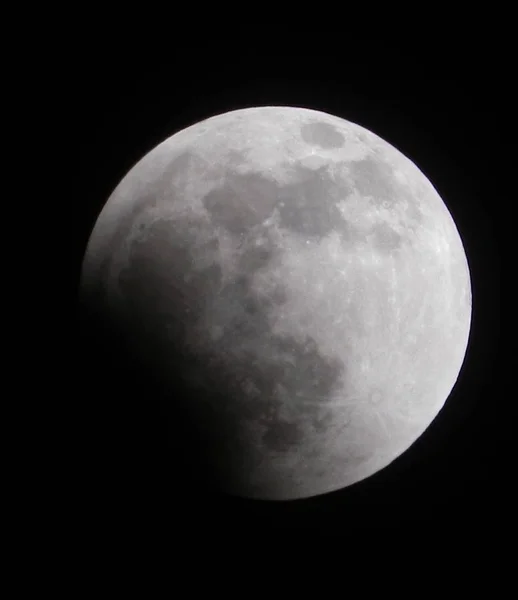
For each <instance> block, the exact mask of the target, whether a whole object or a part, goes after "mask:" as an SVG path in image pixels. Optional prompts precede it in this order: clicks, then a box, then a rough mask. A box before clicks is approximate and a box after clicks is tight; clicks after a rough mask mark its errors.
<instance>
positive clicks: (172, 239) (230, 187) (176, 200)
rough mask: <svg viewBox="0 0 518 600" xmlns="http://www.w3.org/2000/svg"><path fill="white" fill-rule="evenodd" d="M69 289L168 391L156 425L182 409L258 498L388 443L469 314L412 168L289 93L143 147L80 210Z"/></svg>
mask: <svg viewBox="0 0 518 600" xmlns="http://www.w3.org/2000/svg"><path fill="white" fill-rule="evenodd" d="M80 293H81V296H82V298H83V299H84V300H85V301H86V302H87V303H88V304H90V305H91V306H94V307H95V309H96V310H97V311H100V313H102V314H103V315H105V317H106V318H108V319H111V320H112V321H113V322H116V323H117V326H118V327H119V328H120V331H121V332H122V333H123V335H124V336H125V339H126V340H127V342H128V344H129V345H130V346H132V347H134V349H135V352H136V353H137V354H138V355H139V356H141V357H142V360H143V361H147V363H151V364H152V365H153V368H154V369H155V370H156V372H157V373H159V374H160V377H161V379H162V380H163V382H164V385H165V386H167V385H170V386H171V389H179V388H181V389H182V390H183V391H184V393H182V394H175V395H172V396H171V403H173V404H172V407H171V408H172V410H171V414H173V415H174V414H178V415H181V418H178V419H177V420H175V419H172V422H171V424H170V428H171V429H170V435H172V436H174V435H175V429H177V428H179V427H182V419H188V420H189V423H190V424H191V426H192V424H194V427H195V429H196V431H197V433H198V437H196V438H193V440H194V439H197V440H203V447H204V453H205V463H204V464H206V465H208V466H207V469H209V470H210V472H211V474H212V476H213V477H214V479H215V480H217V481H218V485H220V487H221V489H223V490H224V491H226V492H228V493H229V494H233V495H238V496H243V497H247V498H257V499H268V500H289V499H297V498H305V497H310V496H315V495H319V494H323V493H327V492H331V491H334V490H338V489H341V488H344V487H346V486H349V485H351V484H354V483H356V482H358V481H361V480H363V479H365V478H367V477H369V476H371V475H373V474H374V473H376V472H378V471H379V470H381V469H383V468H384V467H386V466H387V465H389V464H390V463H391V462H392V461H393V460H394V459H396V458H397V457H398V456H399V455H401V454H402V453H403V452H404V451H406V450H407V449H408V448H409V447H410V446H411V445H412V444H413V442H414V441H415V440H417V438H419V436H420V435H421V434H422V433H423V432H424V431H425V430H426V428H427V427H428V426H429V425H430V423H431V422H432V421H433V419H434V418H435V417H436V415H437V414H438V413H439V411H440V410H441V408H442V406H443V405H444V403H445V401H446V400H447V398H448V396H449V394H450V392H451V390H452V388H453V386H454V385H455V382H456V380H457V378H458V375H459V372H460V369H461V366H462V363H463V360H464V357H465V353H466V349H467V343H468V337H469V330H470V322H471V286H470V275H469V269H468V263H467V260H466V255H465V252H464V248H463V245H462V241H461V238H460V236H459V233H458V230H457V228H456V226H455V223H454V221H453V219H452V217H451V215H450V213H449V211H448V209H447V207H446V205H445V204H444V202H443V201H442V199H441V198H440V196H439V194H438V192H437V191H436V190H435V188H434V187H433V185H432V184H431V183H430V181H429V180H428V179H427V178H426V177H425V175H424V174H423V173H422V172H421V171H420V170H419V168H418V167H417V166H416V165H415V164H414V163H412V162H411V160H409V159H408V158H406V157H405V156H404V155H403V154H402V153H401V152H399V151H398V150H397V149H395V148H394V147H393V146H391V145H390V144H388V143H387V142H386V141H384V140H382V139H381V138H380V137H378V136H377V135H375V134H374V133H372V132H370V131H368V130H367V129H365V128H363V127H361V126H359V125H357V124H354V123H351V122H348V121H346V120H344V119H341V118H338V117H336V116H333V115H330V114H327V113H323V112H319V111H315V110H310V109H303V108H293V107H276V106H268V107H257V108H247V109H242V110H236V111H232V112H228V113H225V114H221V115H217V116H214V117H211V118H209V119H206V120H204V121H201V122H199V123H197V124H195V125H193V126H191V127H188V128H186V129H184V130H182V131H180V132H178V133H176V134H175V135H173V136H172V137H170V138H169V139H167V140H165V141H164V142H163V143H161V144H160V145H158V146H157V147H156V148H154V149H153V150H152V151H151V152H149V153H148V154H147V155H146V156H145V157H143V158H142V160H140V161H139V162H138V163H137V164H136V165H135V166H134V167H133V168H132V169H131V170H130V172H129V173H128V174H127V175H126V176H125V177H124V179H123V180H122V181H121V182H120V184H119V185H118V186H117V188H116V189H115V190H114V192H113V193H112V195H111V197H110V198H109V199H108V201H107V203H106V205H105V206H104V208H103V210H102V212H101V214H100V215H99V218H98V220H97V223H96V225H95V227H94V229H93V232H92V234H91V236H90V239H89V243H88V246H87V249H86V253H85V257H84V261H83V270H82V278H81V289H80ZM146 401H147V400H146V398H143V399H142V402H146ZM192 443H193V444H194V443H197V442H195V441H193V442H192ZM171 461H172V463H173V462H174V457H171ZM170 476H171V477H174V471H173V469H172V471H171V474H170Z"/></svg>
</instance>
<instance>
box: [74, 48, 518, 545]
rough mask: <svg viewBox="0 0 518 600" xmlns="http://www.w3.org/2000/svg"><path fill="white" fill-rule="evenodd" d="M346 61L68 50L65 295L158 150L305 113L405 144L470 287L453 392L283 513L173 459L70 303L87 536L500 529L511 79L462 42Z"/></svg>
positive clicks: (297, 53)
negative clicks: (341, 481) (433, 194)
mask: <svg viewBox="0 0 518 600" xmlns="http://www.w3.org/2000/svg"><path fill="white" fill-rule="evenodd" d="M346 54H347V49H346V48H344V49H340V48H334V49H333V48H330V49H329V52H328V53H325V52H322V51H321V52H319V53H318V54H315V53H314V52H312V51H309V50H306V51H301V50H299V49H298V48H297V47H296V46H289V47H284V46H282V44H280V43H279V44H277V45H267V44H266V43H265V42H261V41H260V40H254V38H253V37H252V39H249V40H248V41H247V44H246V45H241V46H240V48H239V51H236V50H235V48H233V43H232V40H231V39H229V40H228V41H227V42H226V44H224V45H221V46H220V45H218V47H217V48H214V47H212V46H209V47H207V49H206V51H204V52H203V51H200V52H197V53H196V55H193V54H189V53H188V52H186V51H184V49H182V48H181V47H180V46H178V48H176V47H174V46H173V47H172V48H171V55H170V57H169V58H168V59H167V60H164V61H163V62H162V63H161V64H160V66H157V65H156V66H155V67H151V68H150V67H149V65H148V64H146V63H145V62H144V61H142V62H139V61H138V60H137V61H135V59H134V57H133V56H132V57H129V56H127V55H126V54H125V53H124V52H123V51H121V52H120V53H114V55H113V56H111V55H110V58H109V59H103V58H102V57H101V56H94V55H93V54H92V53H89V52H86V51H85V53H84V56H83V55H81V56H80V57H78V59H77V64H76V69H75V75H74V76H70V77H69V79H67V82H68V83H67V84H65V86H66V89H67V93H68V95H67V101H66V104H67V110H68V111H69V112H70V114H69V117H68V118H69V120H70V122H71V123H72V125H71V127H72V131H73V138H74V140H75V141H74V144H75V151H76V152H77V153H78V154H77V163H76V170H75V172H74V174H73V175H74V177H75V179H76V180H77V183H76V192H75V196H74V197H73V198H72V199H71V201H70V206H72V207H73V208H71V210H72V211H73V213H74V215H73V216H74V219H73V222H74V227H75V228H76V229H75V234H74V235H75V239H74V240H73V247H72V248H71V250H70V253H69V255H68V256H69V260H70V261H71V262H70V264H71V268H70V273H71V279H70V281H71V292H72V296H73V294H74V289H76V288H75V287H74V286H76V287H77V284H78V281H79V272H80V264H81V259H82V255H83V253H84V250H85V247H86V242H87V239H88V236H89V233H90V231H91V229H92V227H93V225H94V223H95V220H96V218H97V216H98V214H99V211H100V210H101V208H102V206H103V205H104V203H105V202H106V200H107V199H108V197H109V195H110V194H111V192H112V191H113V189H114V187H115V186H116V185H117V184H118V182H119V181H120V179H121V178H122V177H123V176H124V175H125V174H126V172H127V171H128V170H129V169H130V168H131V167H132V166H133V165H134V164H135V163H136V162H137V161H138V160H139V159H140V158H141V157H142V156H143V155H144V154H146V153H147V152H148V151H149V150H151V149H152V148H153V147H154V146H155V145H156V144H158V143H159V142H161V141H162V140H164V139H165V138H167V137H169V136H170V135H172V134H174V133H175V132H176V131H178V130H180V129H182V128H184V127H186V126H188V125H191V124H193V123H195V122H197V121H198V120H201V119H204V118H207V117H209V116H212V115H215V114H218V113H221V112H225V111H229V110H234V109H238V108H244V107H247V106H254V105H294V106H304V107H309V108H314V109H317V110H322V111H326V112H329V113H332V114H335V115H338V116H340V117H343V118H345V119H347V120H350V121H353V122H355V123H358V124H359V125H362V126H363V127H366V128H367V129H369V130H371V131H373V132H374V133H376V134H377V135H379V136H380V137H382V138H383V139H385V140H387V141H388V142H389V143H391V144H392V145H393V146H395V147H396V148H398V149H399V150H400V151H401V152H403V153H404V154H405V155H407V156H408V157H409V158H411V160H412V161H413V162H414V163H415V164H417V166H418V167H419V168H420V169H421V170H422V171H423V172H424V173H425V175H426V176H427V177H428V178H429V179H430V180H431V182H432V183H433V185H434V186H435V187H436V189H437V190H438V192H439V194H440V195H441V197H442V198H443V200H444V202H445V203H446V205H447V207H448V209H449V210H450V212H451V214H452V216H453V218H454V220H455V223H456V225H457V228H458V230H459V232H460V235H461V238H462V240H463V243H464V247H465V250H466V254H467V257H468V261H469V267H470V271H471V277H472V293H473V322H472V329H471V337H470V342H469V347H468V351H467V356H466V359H465V363H464V366H463V369H462V371H461V374H460V376H459V379H458V382H457V385H456V386H455V388H454V390H453V392H452V394H451V395H450V398H449V399H448V401H447V403H446V405H445V407H444V409H443V410H442V411H441V413H440V415H439V416H438V417H437V418H436V420H435V421H434V422H433V424H432V425H431V426H430V427H429V429H428V430H427V431H426V433H425V434H424V435H423V436H422V437H421V438H420V439H419V440H418V441H417V442H416V443H415V444H414V445H413V446H412V448H411V449H410V450H409V451H407V452H406V453H405V454H404V455H403V456H401V457H400V458H399V459H397V460H396V461H395V462H394V463H393V464H392V465H390V466H389V467H388V468H386V469H385V470H383V471H382V472H380V473H378V474H377V475H375V476H373V477H371V478H369V479H368V480H366V481H364V482H361V483H359V484H356V485H354V486H352V487H351V488H348V489H346V490H343V491H339V492H335V493H332V494H328V495H326V496H322V497H317V498H313V499H307V500H300V501H296V502H290V503H278V504H277V503H267V502H258V501H246V500H240V499H235V498H234V499H233V498H228V497H225V496H223V495H219V494H216V493H213V492H210V491H208V490H205V489H204V488H203V487H202V486H201V485H200V484H198V483H197V482H196V478H195V476H193V474H192V473H190V472H189V469H188V468H186V467H185V465H184V466H183V467H182V468H179V467H178V466H177V465H176V464H175V457H174V455H171V454H174V452H173V453H172V452H171V447H170V442H168V441H167V439H166V433H165V426H164V422H163V419H161V413H160V409H159V408H158V405H157V403H156V402H154V401H153V400H152V399H151V398H152V395H153V391H152V390H153V387H152V385H151V384H150V382H149V381H147V380H142V379H139V375H138V373H136V371H135V369H134V368H132V366H131V365H130V364H129V363H128V361H126V360H125V359H124V360H123V359H122V356H123V355H124V352H123V349H119V351H117V352H111V351H107V350H106V348H107V346H106V344H105V351H100V350H99V349H98V348H97V346H95V345H94V344H95V340H96V338H95V336H94V335H93V332H92V331H91V330H88V329H89V328H88V326H87V327H86V328H85V326H84V325H85V319H84V317H83V315H82V313H81V312H80V311H79V317H80V318H79V319H78V321H79V322H78V324H77V331H78V335H77V352H76V355H75V356H76V357H77V359H75V368H76V369H77V374H76V375H75V377H76V382H77V385H76V387H75V388H74V390H73V393H72V397H71V399H70V402H72V403H73V404H74V405H75V406H77V408H78V412H79V414H80V417H79V418H78V420H77V423H78V432H77V439H78V440H81V442H80V443H78V450H77V452H78V460H77V461H76V462H75V467H74V474H75V475H76V476H77V478H78V480H80V481H81V482H83V484H82V485H83V486H84V487H82V488H81V489H82V494H81V502H82V503H84V506H83V508H82V511H81V515H82V517H81V519H82V525H81V526H82V527H83V526H85V529H86V530H87V531H88V535H89V536H91V537H92V539H94V538H95V539H98V540H106V541H107V542H110V541H115V540H116V543H118V544H119V543H123V542H124V540H135V539H137V540H138V539H142V540H144V539H145V540H152V541H154V542H156V543H161V542H162V541H165V540H167V539H168V538H170V537H171V536H172V535H173V534H174V535H175V536H180V537H182V538H185V539H188V538H189V537H192V536H195V537H197V539H208V538H210V539H217V536H220V535H225V536H231V537H232V536H235V537H236V538H238V539H240V540H244V541H245V542H246V541H249V542H250V543H251V541H252V540H255V539H257V538H258V537H261V536H264V537H267V538H268V539H272V537H273V538H275V537H276V536H277V537H278V539H282V536H284V535H286V533H288V532H289V534H290V535H292V534H295V535H296V534H301V535H308V533H311V534H315V535H321V534H332V535H337V536H344V538H346V537H347V536H349V535H351V533H352V532H355V533H359V534H362V533H366V532H379V531H384V530H385V529H386V528H390V529H394V530H398V531H401V530H402V529H408V530H412V529H415V528H420V529H421V530H422V531H423V532H424V531H437V530H441V531H448V532H452V531H460V530H466V531H470V532H472V533H473V531H475V530H476V531H477V532H481V531H486V532H490V531H500V529H501V528H502V527H505V524H504V525H502V521H501V520H499V519H500V518H501V515H502V511H503V506H504V487H505V482H504V478H503V476H502V475H501V474H500V472H499V468H498V467H497V465H498V464H500V465H501V464H502V462H503V461H502V457H503V455H504V454H505V453H506V450H505V449H504V443H505V440H504V439H503V436H502V435H500V434H499V431H500V429H501V428H500V425H499V423H500V421H501V419H502V414H503V415H506V414H507V413H508V410H509V403H510V394H509V393H508V392H506V391H505V387H504V384H503V381H502V379H501V375H500V365H501V361H502V356H503V354H504V353H505V351H504V349H503V348H502V340H501V335H502V334H501V330H502V326H501V323H500V312H501V302H502V294H501V292H500V284H501V277H502V273H501V255H502V252H503V251H502V249H501V248H500V239H499V237H500V233H499V230H498V221H499V220H500V219H501V215H502V214H507V206H510V203H511V201H512V199H511V195H512V194H514V195H516V194H515V190H506V189H505V185H504V181H503V179H504V178H503V176H502V174H501V170H502V169H503V162H502V160H501V157H502V156H504V157H505V156H506V155H510V153H511V152H513V153H514V154H516V151H515V149H514V148H511V143H510V141H507V140H506V133H505V132H506V128H507V126H508V122H509V120H510V116H509V115H510V101H509V99H508V98H507V94H508V91H507V90H508V89H509V87H508V84H507V83H506V81H507V78H508V77H509V75H508V70H506V66H505V62H504V61H503V60H500V59H499V58H498V57H497V58H496V59H495V58H493V60H489V58H490V57H489V58H488V59H487V60H488V62H487V63H484V58H483V53H480V54H476V53H471V52H470V51H469V47H468V48H467V49H466V48H459V49H458V52H457V53H456V54H454V55H453V56H454V59H452V58H451V56H450V55H449V54H448V55H447V53H446V52H444V55H443V54H441V53H440V52H439V51H433V52H432V51H430V52H429V53H426V56H424V55H417V54H416V53H414V52H412V49H411V48H405V47H404V45H403V46H402V47H401V48H400V49H399V50H391V52H390V53H389V52H387V54H386V55H385V54H384V59H382V60H374V59H373V57H372V56H370V57H369V56H368V55H367V54H362V56H361V57H357V56H354V57H350V58H345V55H346ZM495 65H496V66H495ZM498 66H499V67H501V69H500V70H499V69H498V68H497V67H498ZM67 86H68V87H67ZM74 323H75V321H74ZM74 327H75V324H74ZM85 329H86V330H88V331H87V332H86V333H85ZM106 339H107V338H106ZM511 395H513V394H511ZM515 395H516V394H514V396H515ZM504 419H505V416H504ZM175 444H176V446H177V449H176V451H178V452H182V451H185V448H186V447H187V444H188V440H184V439H182V437H181V434H180V435H179V437H178V438H177V439H176V440H175V442H174V443H173V447H176V446H175ZM507 452H508V451H507ZM423 535H424V534H423ZM114 543H115V542H114ZM164 543H165V542H164Z"/></svg>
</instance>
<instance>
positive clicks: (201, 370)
mask: <svg viewBox="0 0 518 600" xmlns="http://www.w3.org/2000/svg"><path fill="white" fill-rule="evenodd" d="M176 229H177V230H176ZM172 230H173V231H175V233H174V235H171V232H172ZM186 232H190V233H189V234H188V233H186ZM261 233H262V239H263V240H266V242H264V241H263V244H262V245H261V247H260V248H258V247H257V246H256V245H255V244H254V240H255V239H257V236H259V235H261ZM189 236H193V237H189ZM202 237H203V236H200V235H199V232H198V233H196V229H195V228H193V227H190V228H186V227H185V223H181V222H179V223H176V224H173V223H170V222H167V221H158V222H156V223H154V224H153V225H152V226H151V227H150V228H149V230H148V231H147V232H146V234H145V236H142V237H141V238H140V239H139V240H138V241H135V242H134V243H133V246H132V250H131V255H130V261H129V263H128V265H127V267H126V268H125V269H123V270H122V271H121V273H120V275H119V288H120V290H121V292H122V294H123V296H124V297H125V298H126V299H127V301H126V314H125V320H126V323H131V326H130V327H131V337H132V340H133V342H132V344H133V346H134V347H135V349H137V348H140V349H143V350H144V352H143V353H142V355H141V358H142V359H143V360H144V361H145V360H146V356H147V357H152V361H149V363H148V366H149V368H150V369H153V370H154V371H156V372H157V373H158V374H159V377H160V379H163V380H164V383H165V384H166V387H167V389H169V390H181V392H179V394H178V395H177V397H176V398H175V399H174V402H171V407H174V408H171V419H172V421H173V422H174V421H175V420H176V421H178V419H180V420H181V421H183V422H186V423H188V424H189V427H190V428H192V430H193V431H192V433H193V440H196V442H195V443H196V445H197V451H198V452H199V451H200V449H201V448H202V447H206V448H207V450H206V452H202V457H203V462H204V463H206V467H205V469H206V471H207V473H210V476H211V477H214V478H216V479H217V480H218V481H219V482H222V484H223V487H224V488H225V489H234V491H235V492H236V493H238V494H243V495H250V494H252V495H254V489H253V483H251V482H248V483H246V484H245V483H243V473H246V472H252V473H253V471H254V469H256V468H257V467H258V466H259V465H260V464H261V463H262V462H263V461H264V460H265V456H267V455H268V453H269V452H274V453H284V452H287V451H289V450H290V449H291V450H293V449H296V448H297V447H300V448H307V440H308V436H310V435H311V431H314V432H317V433H318V432H323V431H325V429H326V427H327V425H328V422H329V421H331V420H332V415H331V412H330V411H328V410H326V401H327V400H329V399H330V397H331V394H332V392H333V391H334V390H336V389H337V387H338V386H342V385H343V382H342V378H343V376H344V373H345V365H344V363H343V361H341V360H339V359H338V358H332V357H329V356H325V355H324V354H323V353H322V352H320V351H319V348H318V345H317V343H316V341H315V340H314V339H312V338H311V337H310V336H303V337H302V338H301V337H300V336H287V335H283V336H280V335H276V334H274V333H273V331H272V328H271V323H270V318H269V316H270V314H271V313H272V311H275V310H276V308H277V307H278V306H280V305H282V304H283V303H284V302H285V301H286V296H285V293H284V290H283V288H282V286H278V287H277V288H276V289H273V290H271V293H270V294H269V295H258V294H257V293H255V291H254V289H253V286H252V277H253V274H255V273H257V272H259V271H260V270H261V269H266V268H268V263H269V262H270V261H271V260H272V259H273V257H274V256H275V254H276V253H277V252H280V251H281V250H280V249H279V248H277V247H276V246H275V245H274V244H272V243H271V240H269V237H268V232H267V231H266V230H265V231H262V232H260V231H258V232H257V234H256V236H252V237H251V239H250V241H249V244H248V245H247V246H245V248H243V249H242V251H241V254H240V256H239V260H238V266H237V271H236V276H235V277H234V278H233V279H232V280H231V281H228V282H226V283H224V282H223V280H222V269H221V266H220V265H218V262H217V260H215V262H213V263H212V264H211V265H209V266H206V267H204V268H201V269H193V264H196V261H195V260H194V257H193V251H192V249H193V248H196V253H199V252H200V251H201V249H200V247H199V244H198V242H199V239H200V238H202ZM215 250H216V251H215ZM206 251H207V252H208V253H210V254H211V256H216V257H217V241H216V239H215V238H212V239H211V240H210V241H209V242H207V244H206ZM254 429H257V430H258V433H259V439H260V445H258V446H257V445H253V444H250V440H249V439H248V438H249V436H250V432H251V430H254ZM172 431H173V435H174V428H173V430H172ZM193 443H194V442H193ZM209 449H210V450H209ZM271 485H272V486H273V485H277V484H275V483H274V481H273V480H272V482H271ZM262 493H264V483H263V484H262Z"/></svg>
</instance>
